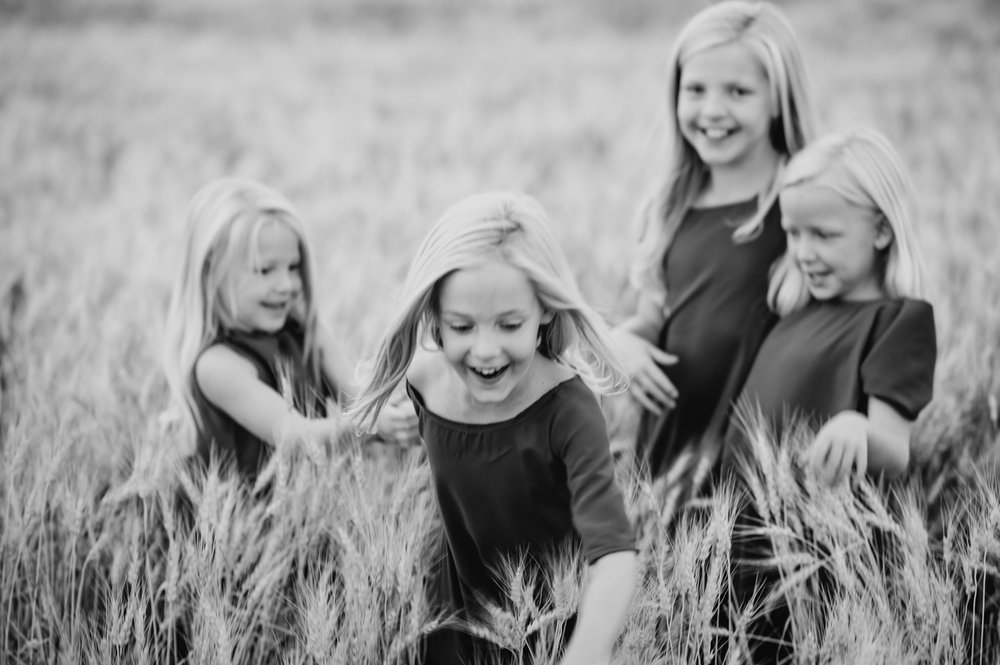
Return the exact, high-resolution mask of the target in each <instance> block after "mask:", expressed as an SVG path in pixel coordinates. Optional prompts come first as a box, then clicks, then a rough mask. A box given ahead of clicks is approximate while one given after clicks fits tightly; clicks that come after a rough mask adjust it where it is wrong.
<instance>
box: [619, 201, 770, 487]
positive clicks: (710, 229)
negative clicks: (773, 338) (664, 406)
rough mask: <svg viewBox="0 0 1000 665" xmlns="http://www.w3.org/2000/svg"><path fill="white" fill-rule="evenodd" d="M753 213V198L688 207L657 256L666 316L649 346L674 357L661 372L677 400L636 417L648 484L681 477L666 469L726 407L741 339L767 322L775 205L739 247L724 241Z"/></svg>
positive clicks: (738, 370)
mask: <svg viewBox="0 0 1000 665" xmlns="http://www.w3.org/2000/svg"><path fill="white" fill-rule="evenodd" d="M756 210H757V199H756V197H754V198H752V199H749V200H746V201H741V202H736V203H731V204H727V205H722V206H716V207H711V208H692V209H691V210H690V211H688V214H687V215H686V216H685V218H684V220H683V221H682V222H681V225H680V227H679V228H678V230H677V234H676V236H675V237H674V240H673V242H672V243H671V245H670V248H669V249H668V250H667V252H666V255H665V256H664V258H663V271H664V276H665V281H666V286H667V306H668V308H669V313H668V318H667V321H666V323H665V324H664V327H663V329H662V330H661V332H660V335H659V339H658V340H657V346H658V347H659V348H661V349H663V350H665V351H666V352H667V353H671V354H674V355H676V356H677V363H676V364H674V365H670V366H666V367H664V368H663V370H664V372H665V373H666V374H667V376H668V377H669V378H670V380H671V381H672V382H673V384H674V386H676V387H677V392H678V397H677V404H676V406H675V407H674V408H673V409H669V410H667V411H666V412H665V413H663V414H661V415H660V416H656V415H654V414H653V413H651V412H649V411H646V412H644V413H643V415H642V417H641V419H640V425H639V432H638V440H637V442H636V449H637V453H638V457H639V460H640V461H641V462H642V463H644V464H645V466H646V467H647V469H648V471H649V473H650V475H651V476H652V477H653V478H654V479H655V478H659V477H663V476H665V475H667V474H668V472H669V473H670V476H671V477H672V478H673V477H674V476H676V477H678V478H682V477H683V476H684V475H685V474H684V473H683V471H682V472H681V473H678V472H677V469H676V468H673V469H672V467H674V466H675V465H676V464H678V463H679V462H678V460H679V459H680V458H681V456H682V454H683V453H685V452H686V451H691V450H692V449H693V448H694V447H695V446H696V445H697V444H699V442H700V441H701V439H702V437H703V436H704V435H705V433H706V431H707V429H708V428H709V425H710V424H711V423H713V421H714V422H719V421H720V419H721V417H722V416H721V413H722V412H725V411H727V410H728V408H729V400H728V399H727V393H726V388H727V386H731V385H734V384H738V383H742V378H743V377H745V376H746V370H747V369H748V368H749V360H750V359H752V351H753V350H748V349H746V348H745V347H746V344H747V342H746V340H747V339H748V338H749V339H756V340H759V339H761V338H762V337H763V334H762V333H763V331H764V330H766V328H767V327H768V326H769V325H770V324H771V322H772V321H773V315H772V314H771V313H770V311H769V310H768V308H767V286H768V278H769V273H770V269H771V266H772V264H773V263H774V262H775V261H776V260H777V259H778V258H779V257H780V256H781V255H782V254H783V253H784V251H785V233H784V231H783V230H782V229H781V213H780V211H779V209H778V204H777V202H775V204H774V205H773V206H772V207H771V209H770V210H769V211H768V213H767V215H766V216H765V218H764V223H763V228H762V229H761V231H760V234H759V235H758V236H757V237H756V238H754V239H753V240H751V241H749V242H746V243H742V244H737V243H736V242H734V241H733V238H732V235H733V230H734V229H735V228H736V227H737V226H739V224H741V223H742V222H745V221H746V220H747V219H749V218H750V217H751V216H752V215H753V214H754V213H755V212H756ZM741 359H742V360H741ZM728 397H729V398H731V397H732V394H729V395H728Z"/></svg>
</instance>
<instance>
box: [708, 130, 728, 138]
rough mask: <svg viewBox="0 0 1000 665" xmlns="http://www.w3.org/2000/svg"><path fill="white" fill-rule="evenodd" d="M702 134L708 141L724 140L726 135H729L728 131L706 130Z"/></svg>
mask: <svg viewBox="0 0 1000 665" xmlns="http://www.w3.org/2000/svg"><path fill="white" fill-rule="evenodd" d="M704 132H705V136H707V137H708V138H710V139H721V138H725V136H726V134H728V133H729V131H728V130H725V129H706V130H704Z"/></svg>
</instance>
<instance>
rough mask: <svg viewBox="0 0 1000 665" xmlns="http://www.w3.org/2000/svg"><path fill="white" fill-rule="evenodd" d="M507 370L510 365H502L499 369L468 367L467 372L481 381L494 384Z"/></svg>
mask: <svg viewBox="0 0 1000 665" xmlns="http://www.w3.org/2000/svg"><path fill="white" fill-rule="evenodd" d="M509 368H510V365H503V366H501V367H469V371H470V372H472V373H473V374H475V375H476V376H478V377H479V378H480V379H482V380H483V381H486V382H494V381H497V380H499V379H500V377H501V376H503V375H504V374H505V373H506V372H507V370H508V369H509Z"/></svg>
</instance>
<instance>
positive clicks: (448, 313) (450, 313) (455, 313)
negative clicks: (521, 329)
mask: <svg viewBox="0 0 1000 665" xmlns="http://www.w3.org/2000/svg"><path fill="white" fill-rule="evenodd" d="M441 316H459V317H462V318H466V319H471V318H473V316H472V315H471V314H465V313H464V312H458V311H455V310H453V309H443V310H441ZM505 316H527V314H526V313H525V311H524V310H521V309H509V310H507V311H505V312H500V313H499V314H497V315H496V318H498V319H501V318H503V317H505Z"/></svg>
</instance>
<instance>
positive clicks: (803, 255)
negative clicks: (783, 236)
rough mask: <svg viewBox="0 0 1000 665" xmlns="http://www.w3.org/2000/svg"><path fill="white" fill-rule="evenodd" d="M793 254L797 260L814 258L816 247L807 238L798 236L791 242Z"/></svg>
mask: <svg viewBox="0 0 1000 665" xmlns="http://www.w3.org/2000/svg"><path fill="white" fill-rule="evenodd" d="M792 245H793V247H792V250H793V251H794V256H795V258H796V260H798V261H811V260H813V259H815V258H816V248H815V246H814V245H813V243H812V242H810V241H809V240H808V239H804V238H799V239H798V240H795V241H794V242H793V243H792Z"/></svg>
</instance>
